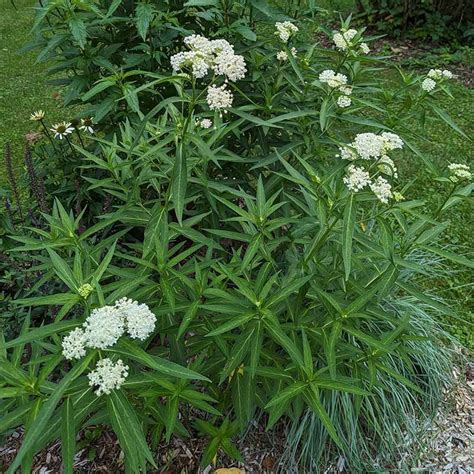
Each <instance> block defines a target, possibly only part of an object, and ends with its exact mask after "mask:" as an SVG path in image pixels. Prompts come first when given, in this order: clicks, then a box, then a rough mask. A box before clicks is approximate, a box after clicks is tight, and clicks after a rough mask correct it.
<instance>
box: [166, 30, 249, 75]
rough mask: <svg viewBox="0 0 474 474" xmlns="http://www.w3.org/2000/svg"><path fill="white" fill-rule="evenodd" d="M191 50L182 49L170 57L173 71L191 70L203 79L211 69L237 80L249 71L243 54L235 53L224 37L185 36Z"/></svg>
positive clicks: (185, 41) (186, 43)
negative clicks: (212, 38) (210, 38)
mask: <svg viewBox="0 0 474 474" xmlns="http://www.w3.org/2000/svg"><path fill="white" fill-rule="evenodd" d="M184 43H185V45H186V46H187V47H188V48H189V49H190V51H181V52H179V53H177V54H174V55H173V56H171V58H170V62H171V67H172V68H173V73H175V74H176V73H178V72H180V71H183V70H185V69H187V70H191V72H192V74H193V76H194V77H196V78H197V79H202V78H203V77H204V76H206V75H207V73H208V72H209V70H210V69H212V70H213V71H214V73H215V74H217V75H218V76H222V75H223V76H225V77H226V78H227V79H228V80H231V81H237V80H239V79H243V78H244V77H245V73H246V72H247V68H246V64H245V59H244V58H243V56H240V55H238V54H235V53H234V48H233V46H232V45H231V44H230V43H229V42H228V41H226V40H224V39H216V40H209V39H207V38H205V37H204V36H201V35H191V36H187V37H186V38H184Z"/></svg>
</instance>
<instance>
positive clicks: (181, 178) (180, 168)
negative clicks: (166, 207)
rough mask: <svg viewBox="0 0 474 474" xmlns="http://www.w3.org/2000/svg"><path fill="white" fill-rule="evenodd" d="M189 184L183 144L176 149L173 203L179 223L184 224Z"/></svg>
mask: <svg viewBox="0 0 474 474" xmlns="http://www.w3.org/2000/svg"><path fill="white" fill-rule="evenodd" d="M187 183H188V171H187V164H186V154H185V153H184V151H183V143H182V142H180V143H179V144H178V146H177V147H176V160H175V164H174V168H173V181H172V190H173V203H174V209H175V212H176V217H177V219H178V222H179V223H180V224H182V221H183V211H184V201H185V199H186V187H187Z"/></svg>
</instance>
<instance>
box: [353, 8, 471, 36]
mask: <svg viewBox="0 0 474 474" xmlns="http://www.w3.org/2000/svg"><path fill="white" fill-rule="evenodd" d="M355 3H356V4H357V6H358V9H359V12H360V13H362V12H363V14H364V16H366V17H367V19H368V20H369V21H370V22H371V24H374V25H375V26H376V27H377V29H379V30H380V31H383V32H387V33H389V34H390V35H392V36H397V37H399V36H407V37H409V38H414V39H422V40H426V39H429V40H432V41H435V42H440V41H459V42H462V43H464V44H465V42H466V41H467V42H471V43H472V37H473V32H474V30H473V26H474V15H473V12H472V8H471V5H470V2H469V1H467V0H453V1H450V2H442V1H437V0H427V1H418V0H408V1H407V0H384V1H380V0H368V1H367V2H363V1H360V0H359V1H356V2H355Z"/></svg>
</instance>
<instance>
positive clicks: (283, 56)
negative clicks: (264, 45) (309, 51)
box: [277, 48, 298, 62]
mask: <svg viewBox="0 0 474 474" xmlns="http://www.w3.org/2000/svg"><path fill="white" fill-rule="evenodd" d="M290 53H291V55H292V56H293V57H294V58H296V55H297V53H298V50H297V49H296V48H291V49H290ZM277 59H278V61H281V62H285V61H288V53H287V52H286V51H278V53H277Z"/></svg>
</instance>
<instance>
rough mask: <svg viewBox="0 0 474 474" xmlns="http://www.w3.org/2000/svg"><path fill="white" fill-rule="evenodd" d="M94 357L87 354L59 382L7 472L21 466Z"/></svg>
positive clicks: (10, 473) (10, 472)
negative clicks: (68, 392)
mask: <svg viewBox="0 0 474 474" xmlns="http://www.w3.org/2000/svg"><path fill="white" fill-rule="evenodd" d="M94 357H95V352H90V353H89V354H88V355H86V356H85V357H84V359H82V360H81V361H79V362H77V363H76V365H74V367H73V368H72V369H71V370H70V371H69V372H68V373H67V374H66V375H65V376H64V378H63V379H62V380H61V382H59V384H58V385H57V386H56V388H55V390H54V392H53V393H52V394H51V395H50V397H49V398H48V400H46V402H45V403H44V404H43V406H42V408H41V410H40V412H39V413H38V416H37V417H36V419H35V421H34V422H33V424H32V425H31V426H30V428H29V429H28V430H27V432H26V435H25V438H24V440H23V443H22V445H21V448H20V450H19V451H18V454H17V456H16V458H15V459H14V461H13V463H12V464H11V466H10V467H9V469H8V471H7V474H13V473H14V472H15V471H16V469H17V468H18V467H19V466H20V464H21V462H22V460H23V458H24V457H25V456H26V455H27V454H28V453H29V452H30V450H31V449H32V448H33V447H34V445H35V442H36V441H37V439H38V438H39V436H40V435H41V434H42V433H43V430H44V428H45V427H46V426H47V424H48V422H49V421H50V418H51V416H52V414H53V412H54V410H55V409H56V406H57V405H58V403H59V401H60V400H61V398H62V396H63V394H64V392H65V391H66V390H67V388H68V387H69V385H70V384H71V383H72V382H73V381H74V380H75V379H76V378H77V377H79V376H80V375H81V374H82V373H83V372H84V370H85V369H86V368H87V367H88V365H89V363H90V362H91V360H92V359H93V358H94Z"/></svg>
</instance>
